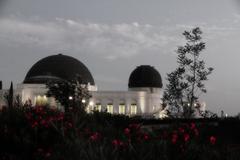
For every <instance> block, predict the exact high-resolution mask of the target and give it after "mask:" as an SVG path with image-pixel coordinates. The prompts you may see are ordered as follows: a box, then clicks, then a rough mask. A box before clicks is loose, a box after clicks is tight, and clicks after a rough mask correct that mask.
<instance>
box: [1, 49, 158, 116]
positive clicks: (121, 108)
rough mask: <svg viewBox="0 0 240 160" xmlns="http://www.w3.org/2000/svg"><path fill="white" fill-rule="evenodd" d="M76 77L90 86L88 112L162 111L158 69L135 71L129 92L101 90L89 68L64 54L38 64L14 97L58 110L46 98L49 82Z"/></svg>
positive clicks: (54, 102)
mask: <svg viewBox="0 0 240 160" xmlns="http://www.w3.org/2000/svg"><path fill="white" fill-rule="evenodd" d="M76 75H78V76H80V78H81V80H82V83H83V84H86V85H88V88H89V91H90V93H91V94H92V97H91V99H90V101H89V105H88V107H87V112H91V111H92V110H98V111H106V112H109V113H112V114H124V115H129V116H134V115H141V116H151V115H153V114H155V113H157V112H160V111H161V109H162V105H161V96H162V93H161V88H162V79H161V76H160V74H159V72H158V71H157V70H156V69H155V68H154V67H152V66H149V65H141V66H138V67H137V68H136V69H134V70H133V72H132V73H131V75H130V77H129V83H128V88H129V89H128V90H127V91H99V90H98V89H97V86H96V84H95V82H94V79H93V77H92V75H91V73H90V72H89V70H88V69H87V67H86V66H85V65H84V64H83V63H81V62H80V61H79V60H77V59H75V58H73V57H70V56H66V55H62V54H58V55H52V56H49V57H46V58H43V59H41V60H39V61H38V62H37V63H35V64H34V65H33V66H32V67H31V69H30V70H29V72H28V73H27V75H26V77H25V79H24V81H23V83H20V84H18V85H17V87H16V89H15V90H14V94H15V95H19V96H20V97H21V100H22V102H23V103H29V102H31V103H32V104H33V105H46V104H48V105H50V106H53V107H58V106H59V104H57V103H56V101H55V100H54V98H51V97H50V98H49V97H46V92H47V88H46V85H45V84H46V82H47V81H49V80H67V81H68V80H71V79H73V78H74V77H75V76H76ZM5 92H6V90H2V89H1V88H0V107H2V106H4V105H5V102H4V94H5Z"/></svg>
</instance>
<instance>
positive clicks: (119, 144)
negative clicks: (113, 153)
mask: <svg viewBox="0 0 240 160" xmlns="http://www.w3.org/2000/svg"><path fill="white" fill-rule="evenodd" d="M112 145H113V146H114V147H120V146H123V145H124V143H123V142H122V141H120V140H118V139H114V140H113V141H112Z"/></svg>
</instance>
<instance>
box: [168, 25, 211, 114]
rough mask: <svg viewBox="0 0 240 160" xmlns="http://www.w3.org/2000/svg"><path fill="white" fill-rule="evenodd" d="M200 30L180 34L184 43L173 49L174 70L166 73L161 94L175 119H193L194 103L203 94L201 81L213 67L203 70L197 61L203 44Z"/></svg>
mask: <svg viewBox="0 0 240 160" xmlns="http://www.w3.org/2000/svg"><path fill="white" fill-rule="evenodd" d="M201 34H202V31H201V30H200V28H198V27H197V28H193V29H192V30H191V31H185V32H184V33H183V35H184V37H185V39H186V41H187V42H186V44H185V45H184V46H180V47H178V49H177V63H178V67H177V68H176V69H175V70H174V71H173V72H171V73H169V74H167V81H168V84H167V85H166V89H165V91H164V95H163V102H164V103H166V104H167V105H168V106H170V110H171V111H172V112H173V111H174V110H175V112H176V113H177V114H180V115H178V116H180V117H185V118H190V117H193V116H194V109H193V108H194V107H195V105H196V104H197V103H198V99H199V96H200V94H201V93H206V92H207V90H206V88H205V85H204V82H205V81H206V80H208V79H207V77H208V75H209V74H211V73H212V71H213V68H207V69H206V67H205V62H204V61H203V60H202V59H200V54H201V52H202V51H203V50H204V49H205V43H204V42H202V41H201V39H202V37H201Z"/></svg>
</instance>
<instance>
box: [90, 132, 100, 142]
mask: <svg viewBox="0 0 240 160" xmlns="http://www.w3.org/2000/svg"><path fill="white" fill-rule="evenodd" d="M99 138H100V134H99V133H98V132H96V133H94V134H93V135H91V136H90V140H92V141H97V140H98V139H99Z"/></svg>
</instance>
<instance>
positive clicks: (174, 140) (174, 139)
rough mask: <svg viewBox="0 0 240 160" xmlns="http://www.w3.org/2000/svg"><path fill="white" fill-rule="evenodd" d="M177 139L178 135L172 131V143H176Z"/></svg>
mask: <svg viewBox="0 0 240 160" xmlns="http://www.w3.org/2000/svg"><path fill="white" fill-rule="evenodd" d="M177 139H178V135H177V134H175V133H174V134H173V135H172V143H173V144H176V143H177Z"/></svg>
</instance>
